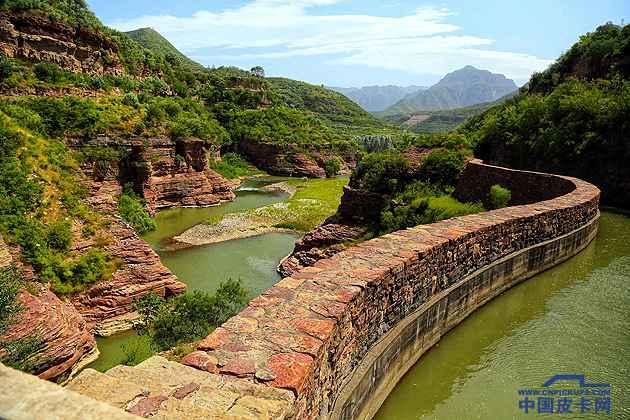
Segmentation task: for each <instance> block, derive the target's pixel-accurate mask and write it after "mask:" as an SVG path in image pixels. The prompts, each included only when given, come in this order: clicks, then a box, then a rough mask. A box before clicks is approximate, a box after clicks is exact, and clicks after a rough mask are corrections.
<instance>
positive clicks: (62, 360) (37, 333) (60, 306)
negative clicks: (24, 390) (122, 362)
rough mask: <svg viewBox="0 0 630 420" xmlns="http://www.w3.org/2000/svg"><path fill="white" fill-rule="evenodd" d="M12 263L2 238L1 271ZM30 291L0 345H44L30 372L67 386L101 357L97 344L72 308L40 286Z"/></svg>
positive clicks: (21, 300)
mask: <svg viewBox="0 0 630 420" xmlns="http://www.w3.org/2000/svg"><path fill="white" fill-rule="evenodd" d="M12 263H13V258H12V256H11V252H10V251H9V248H8V247H7V246H6V244H5V243H4V242H3V241H2V239H1V238H0V269H3V268H6V267H7V266H9V265H10V264H12ZM28 289H29V290H26V289H22V290H21V291H20V293H19V295H18V301H19V303H20V305H21V311H20V312H19V314H18V315H17V317H16V320H15V322H14V323H13V325H11V326H10V327H9V329H8V330H7V331H6V332H5V334H4V335H3V336H2V337H0V341H1V342H8V343H15V342H18V341H20V340H25V339H29V338H32V339H33V340H35V341H36V342H37V343H41V344H40V346H41V348H38V352H37V355H35V356H31V357H29V359H28V361H27V362H28V364H29V365H30V370H31V371H32V372H33V373H35V374H37V375H39V376H40V377H41V378H43V379H50V380H54V381H57V382H64V381H66V380H68V379H69V378H70V377H71V376H72V375H73V374H74V373H75V372H77V371H78V370H79V369H80V368H81V367H83V366H85V365H87V364H89V363H90V362H91V361H93V360H94V359H95V358H96V357H97V356H98V350H97V348H96V341H95V340H94V337H93V336H92V334H91V332H90V330H89V328H88V326H87V324H86V322H85V320H84V319H83V318H82V317H81V315H80V314H79V313H78V312H77V310H76V309H75V308H74V307H73V306H72V305H71V304H69V303H64V302H62V301H61V300H60V299H59V298H57V296H55V295H54V294H53V293H52V292H50V291H49V290H48V289H46V288H45V287H44V286H42V285H40V284H36V283H31V284H30V285H29V288H28ZM1 352H2V350H0V353H1Z"/></svg>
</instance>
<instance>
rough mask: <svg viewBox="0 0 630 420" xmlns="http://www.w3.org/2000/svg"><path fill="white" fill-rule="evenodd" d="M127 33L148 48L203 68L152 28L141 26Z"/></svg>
mask: <svg viewBox="0 0 630 420" xmlns="http://www.w3.org/2000/svg"><path fill="white" fill-rule="evenodd" d="M125 34H126V35H127V36H128V37H129V38H131V39H133V40H135V41H136V42H138V43H139V44H140V45H142V46H143V47H144V48H146V49H148V50H151V51H153V52H155V53H157V54H161V55H163V56H165V57H168V56H173V57H175V58H176V59H178V60H180V61H181V62H182V64H184V65H186V66H189V67H191V68H193V69H196V70H200V69H203V66H202V65H201V64H199V63H197V62H195V61H193V60H191V59H190V58H188V57H187V56H185V55H184V54H182V53H181V52H180V51H179V50H178V49H177V48H175V46H173V44H171V43H170V42H169V41H168V40H167V39H166V38H164V37H163V36H162V35H160V33H159V32H157V31H155V30H154V29H152V28H140V29H136V30H134V31H129V32H125Z"/></svg>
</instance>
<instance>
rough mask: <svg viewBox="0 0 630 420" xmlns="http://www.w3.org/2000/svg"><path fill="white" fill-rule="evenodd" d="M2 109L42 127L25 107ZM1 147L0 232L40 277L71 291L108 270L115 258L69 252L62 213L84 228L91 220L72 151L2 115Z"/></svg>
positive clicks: (60, 289) (96, 252)
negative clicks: (77, 254) (15, 245)
mask: <svg viewBox="0 0 630 420" xmlns="http://www.w3.org/2000/svg"><path fill="white" fill-rule="evenodd" d="M5 111H7V112H8V113H9V114H12V113H13V114H16V113H17V114H18V115H21V116H26V117H30V118H26V119H25V121H23V123H24V124H25V125H27V126H29V125H32V126H34V127H36V128H37V127H40V128H41V125H40V124H39V123H38V122H40V120H38V119H37V118H35V117H33V116H32V115H30V114H29V113H28V112H25V111H24V110H23V109H20V108H17V109H15V108H11V107H8V108H6V109H5ZM0 149H1V150H0V152H1V153H0V232H1V233H2V234H3V236H4V237H5V240H7V241H8V242H10V243H14V244H17V245H20V247H21V251H22V257H23V258H24V260H25V261H26V262H28V263H30V264H32V266H33V268H35V270H36V271H37V273H38V274H39V278H40V280H42V281H44V282H49V283H51V286H52V288H53V289H54V290H56V291H58V292H59V293H72V292H75V291H78V290H81V289H82V288H84V287H85V286H86V285H89V284H91V283H93V282H95V281H97V280H100V279H102V278H104V277H106V276H107V275H108V274H109V273H111V271H112V269H113V268H112V267H113V266H112V264H113V262H112V261H110V260H109V258H108V257H107V256H106V255H105V254H104V253H103V252H102V251H99V250H98V249H93V250H91V251H90V252H88V253H85V254H83V255H81V256H78V257H74V256H71V255H69V249H70V245H71V240H72V236H71V232H70V224H69V223H68V222H67V221H66V219H65V217H66V216H72V217H76V218H77V219H80V220H82V221H83V223H85V225H86V226H90V225H91V224H93V223H94V222H95V220H94V215H91V214H89V212H87V209H86V208H85V207H84V204H83V203H82V198H83V197H84V194H85V191H84V190H83V188H82V187H81V185H80V183H78V182H76V178H75V176H76V175H75V171H76V166H75V163H74V162H73V160H72V154H71V153H70V152H69V151H68V150H67V149H66V148H65V147H64V146H63V144H61V143H60V142H56V141H48V140H45V139H44V138H41V137H38V136H34V135H31V134H29V133H27V132H26V131H24V130H23V129H21V128H19V127H18V126H17V125H16V124H15V122H14V121H13V120H12V119H11V118H10V117H9V116H8V115H7V114H0ZM33 174H34V175H35V176H33ZM51 207H52V208H53V209H54V210H52V211H51Z"/></svg>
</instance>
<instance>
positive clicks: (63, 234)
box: [46, 221, 72, 252]
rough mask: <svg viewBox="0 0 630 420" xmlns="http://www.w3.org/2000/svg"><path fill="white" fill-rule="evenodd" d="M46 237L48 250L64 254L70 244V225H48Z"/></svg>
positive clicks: (55, 223) (62, 223)
mask: <svg viewBox="0 0 630 420" xmlns="http://www.w3.org/2000/svg"><path fill="white" fill-rule="evenodd" d="M46 236H47V237H46V243H47V244H48V247H49V248H51V249H53V250H55V251H62V252H66V251H68V249H70V243H71V241H72V232H71V231H70V223H68V222H65V221H63V222H54V223H52V224H50V225H49V226H48V233H47V235H46Z"/></svg>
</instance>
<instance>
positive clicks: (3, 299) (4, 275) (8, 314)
mask: <svg viewBox="0 0 630 420" xmlns="http://www.w3.org/2000/svg"><path fill="white" fill-rule="evenodd" d="M21 286H22V276H21V275H20V273H19V271H18V269H17V268H16V267H15V266H13V265H11V266H9V267H3V268H0V336H2V334H3V333H4V332H5V331H6V329H7V328H8V327H9V326H10V325H11V324H12V323H13V322H14V320H15V315H17V314H18V312H20V310H21V309H22V306H21V305H20V303H19V302H18V300H17V295H18V292H19V291H20V287H21Z"/></svg>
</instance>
